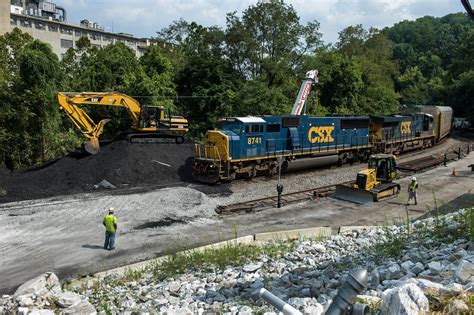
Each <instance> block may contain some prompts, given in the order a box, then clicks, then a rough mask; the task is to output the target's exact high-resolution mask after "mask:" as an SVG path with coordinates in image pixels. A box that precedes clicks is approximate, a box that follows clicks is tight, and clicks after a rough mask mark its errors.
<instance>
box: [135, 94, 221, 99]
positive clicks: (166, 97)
mask: <svg viewBox="0 0 474 315" xmlns="http://www.w3.org/2000/svg"><path fill="white" fill-rule="evenodd" d="M130 96H131V97H134V98H159V99H179V98H184V99H186V98H211V97H213V96H210V95H176V96H165V95H130Z"/></svg>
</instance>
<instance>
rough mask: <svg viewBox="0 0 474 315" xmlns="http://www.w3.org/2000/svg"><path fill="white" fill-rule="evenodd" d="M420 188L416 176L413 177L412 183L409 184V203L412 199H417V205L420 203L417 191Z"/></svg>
mask: <svg viewBox="0 0 474 315" xmlns="http://www.w3.org/2000/svg"><path fill="white" fill-rule="evenodd" d="M417 190H418V182H417V181H416V177H412V178H411V183H410V185H408V200H407V205H409V204H410V200H412V199H415V205H417V204H418V200H417V198H416V197H417V195H416V191H417Z"/></svg>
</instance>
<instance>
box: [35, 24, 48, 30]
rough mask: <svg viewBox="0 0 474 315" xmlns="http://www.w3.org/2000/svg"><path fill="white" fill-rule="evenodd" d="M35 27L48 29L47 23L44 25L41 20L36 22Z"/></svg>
mask: <svg viewBox="0 0 474 315" xmlns="http://www.w3.org/2000/svg"><path fill="white" fill-rule="evenodd" d="M35 28H36V29H38V30H45V29H46V25H44V24H43V23H41V22H35Z"/></svg>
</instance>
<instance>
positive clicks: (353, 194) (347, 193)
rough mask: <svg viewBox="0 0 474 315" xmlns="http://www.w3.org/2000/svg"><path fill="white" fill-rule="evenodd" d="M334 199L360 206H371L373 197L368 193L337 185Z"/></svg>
mask: <svg viewBox="0 0 474 315" xmlns="http://www.w3.org/2000/svg"><path fill="white" fill-rule="evenodd" d="M334 198H337V199H341V200H345V201H350V202H353V203H357V204H360V205H366V204H371V203H373V202H374V196H373V194H372V193H371V192H370V191H367V190H365V189H359V188H354V187H349V186H346V185H337V186H336V192H335V193H334Z"/></svg>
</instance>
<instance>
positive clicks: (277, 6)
mask: <svg viewBox="0 0 474 315" xmlns="http://www.w3.org/2000/svg"><path fill="white" fill-rule="evenodd" d="M318 30H319V23H318V22H316V21H312V22H310V23H308V24H307V25H302V24H301V23H300V21H299V17H298V15H297V13H296V11H295V10H294V8H293V7H292V6H291V5H289V4H286V3H284V2H283V1H281V0H270V1H265V2H263V1H262V2H258V3H257V4H256V5H254V6H250V7H248V8H247V9H246V10H244V11H243V12H242V17H239V16H238V15H237V13H236V12H233V13H229V14H228V15H227V29H226V54H227V56H228V57H229V59H230V61H231V62H232V65H233V67H234V68H235V69H237V70H239V71H241V73H242V74H243V75H244V76H245V77H246V78H249V79H257V78H259V77H262V76H264V77H265V79H266V80H267V82H268V85H269V86H278V85H281V84H284V83H285V82H286V78H287V77H288V76H294V74H295V72H294V69H295V67H298V66H299V65H301V63H302V62H303V57H304V56H305V55H306V54H311V53H314V52H315V51H316V50H318V49H320V48H321V47H322V41H321V36H322V34H321V33H319V31H318Z"/></svg>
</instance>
